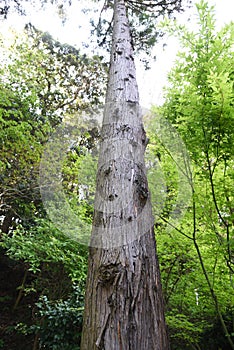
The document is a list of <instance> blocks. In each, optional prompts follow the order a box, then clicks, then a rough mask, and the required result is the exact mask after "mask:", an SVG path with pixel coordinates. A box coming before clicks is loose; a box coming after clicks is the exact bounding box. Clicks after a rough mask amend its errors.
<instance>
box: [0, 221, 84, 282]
mask: <svg viewBox="0 0 234 350" xmlns="http://www.w3.org/2000/svg"><path fill="white" fill-rule="evenodd" d="M0 246H1V247H3V248H4V249H6V252H7V255H8V256H9V257H10V258H12V259H14V260H23V261H24V262H25V263H27V264H28V265H29V267H28V270H29V271H32V272H33V273H35V274H36V273H38V272H40V271H41V269H42V266H43V265H48V264H51V263H57V264H59V263H60V264H62V265H64V268H65V270H66V273H67V275H68V276H69V277H70V279H71V281H72V282H73V283H79V284H80V285H84V282H85V278H86V265H87V264H86V263H87V249H86V248H85V247H83V246H80V245H79V244H78V243H77V242H75V241H72V240H71V239H69V238H68V237H67V236H65V235H63V234H62V233H61V232H60V231H58V230H57V229H56V228H55V227H54V226H53V225H52V224H51V223H50V222H49V221H47V220H43V219H41V220H37V221H36V225H35V226H33V227H32V228H31V229H30V230H25V228H24V227H22V226H20V225H18V226H17V228H16V229H15V230H14V232H13V234H12V236H9V235H7V234H3V235H2V241H1V242H0Z"/></svg>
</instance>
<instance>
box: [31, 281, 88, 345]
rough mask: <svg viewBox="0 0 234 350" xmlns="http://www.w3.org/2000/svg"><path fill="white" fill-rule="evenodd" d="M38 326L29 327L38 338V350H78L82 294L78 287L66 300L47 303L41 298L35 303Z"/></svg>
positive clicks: (45, 297) (44, 297)
mask: <svg viewBox="0 0 234 350" xmlns="http://www.w3.org/2000/svg"><path fill="white" fill-rule="evenodd" d="M36 306H37V308H38V312H37V314H38V316H39V317H40V319H39V324H37V325H34V326H32V327H31V329H33V330H34V331H36V333H37V334H38V336H39V344H40V349H48V350H61V349H63V350H79V349H80V346H79V344H80V339H81V331H82V313H83V294H82V292H81V290H80V288H79V287H75V288H74V292H73V293H72V294H71V295H70V297H69V298H68V299H67V300H57V301H55V302H52V301H49V300H48V298H47V296H45V295H44V296H42V297H41V298H40V299H39V301H38V302H37V303H36Z"/></svg>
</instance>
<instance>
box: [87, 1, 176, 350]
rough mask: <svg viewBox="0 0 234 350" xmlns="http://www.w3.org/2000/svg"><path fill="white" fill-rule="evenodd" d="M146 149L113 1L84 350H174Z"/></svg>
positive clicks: (119, 9)
mask: <svg viewBox="0 0 234 350" xmlns="http://www.w3.org/2000/svg"><path fill="white" fill-rule="evenodd" d="M146 145H147V138H146V134H145V131H144V128H143V125H142V114H141V110H140V106H139V96H138V87H137V82H136V71H135V65H134V60H133V50H132V44H131V37H130V31H129V24H128V20H127V16H126V8H125V2H124V0H115V4H114V27H113V42H112V52H111V62H110V71H109V83H108V89H107V95H106V105H105V111H104V118H103V126H102V142H101V146H100V155H99V165H98V174H97V187H96V198H95V212H94V219H93V230H92V237H91V243H90V246H91V247H90V255H89V266H88V277H87V289H86V302H85V313H84V323H83V334H82V342H81V350H96V349H103V350H104V349H105V350H168V349H169V344H168V338H167V332H166V326H165V320H164V310H163V309H164V307H163V297H162V289H161V283H160V274H159V266H158V260H157V257H156V244H155V236H154V230H153V218H152V211H151V204H150V196H149V192H148V184H147V179H146V171H145V165H144V152H145V148H146Z"/></svg>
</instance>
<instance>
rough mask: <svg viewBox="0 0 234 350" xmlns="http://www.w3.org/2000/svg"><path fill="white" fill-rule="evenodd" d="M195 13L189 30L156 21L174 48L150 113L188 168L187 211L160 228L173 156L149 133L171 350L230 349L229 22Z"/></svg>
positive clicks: (173, 190)
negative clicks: (160, 185) (175, 139)
mask: <svg viewBox="0 0 234 350" xmlns="http://www.w3.org/2000/svg"><path fill="white" fill-rule="evenodd" d="M197 11H198V31H197V32H195V31H190V30H188V29H187V28H186V26H181V25H179V24H178V23H177V22H174V23H173V24H171V23H170V22H169V21H167V20H166V21H165V23H164V30H165V29H167V30H168V32H169V33H171V34H173V35H174V34H176V35H177V36H178V37H179V39H180V41H181V45H182V49H181V52H179V54H178V59H177V61H176V64H175V66H174V67H173V69H172V71H171V72H170V73H169V78H168V79H169V83H170V85H169V87H168V88H167V89H166V90H165V103H164V105H163V106H162V108H158V109H157V110H154V113H157V114H156V115H157V118H158V114H160V117H162V118H164V119H165V120H167V121H169V122H170V123H171V124H172V125H173V126H174V127H175V128H176V130H177V131H178V132H179V135H180V136H181V138H182V139H183V142H184V144H185V145H186V148H187V151H188V153H189V155H190V161H191V163H192V168H193V169H192V168H191V175H190V176H189V173H188V174H187V176H188V177H187V182H188V183H189V184H190V189H191V191H192V198H191V201H190V202H189V204H188V206H187V212H186V213H185V215H184V217H183V220H180V222H178V223H177V225H171V226H172V227H171V230H169V231H168V224H169V226H170V224H172V223H173V222H172V221H171V219H170V208H171V206H170V205H172V206H173V203H176V201H177V199H176V196H177V195H178V188H179V187H178V178H177V177H176V173H175V171H174V169H175V164H176V159H174V160H173V159H171V160H170V161H168V152H166V151H165V149H163V147H160V144H159V143H158V141H157V137H155V136H153V135H152V136H153V137H152V136H151V135H150V137H151V138H152V141H153V142H152V145H151V148H152V151H153V152H156V154H160V165H161V166H162V167H163V169H165V172H163V174H165V175H164V181H165V183H166V188H170V191H169V192H168V193H167V194H166V198H165V206H164V211H163V212H162V213H161V215H160V217H159V218H158V220H157V225H156V226H157V232H158V235H157V242H158V254H159V258H160V262H161V271H162V279H163V288H164V293H165V299H166V303H167V319H168V324H169V329H170V336H171V342H172V348H173V349H181V348H185V349H191V348H199V349H207V348H209V349H217V346H219V347H220V348H225V349H233V346H234V345H233V340H232V339H233V319H234V314H233V309H232V305H233V302H234V299H233V287H234V285H233V273H234V265H233V258H234V251H233V238H234V237H233V223H234V221H233V201H234V193H233V185H232V183H233V178H234V172H233V169H234V168H233V156H234V142H233V141H234V139H233V127H234V113H233V99H234V89H233V66H234V54H233V42H234V24H233V23H230V24H227V25H226V26H225V27H224V28H222V29H221V30H220V31H216V28H215V19H214V9H213V8H212V7H211V8H210V7H209V6H208V3H207V2H205V1H201V2H200V3H199V4H197ZM173 161H174V165H173ZM165 163H166V164H167V166H165ZM166 169H167V170H166ZM168 209H169V210H168ZM168 212H169V215H168ZM165 232H166V233H165ZM192 325H193V327H192ZM217 325H218V326H217ZM217 329H219V330H220V332H217ZM215 330H216V331H215ZM206 337H210V338H209V339H208V340H206V339H207V338H206ZM204 342H205V343H206V344H207V347H206V346H205V345H204Z"/></svg>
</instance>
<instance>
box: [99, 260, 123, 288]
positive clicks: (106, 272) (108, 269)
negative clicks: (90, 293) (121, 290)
mask: <svg viewBox="0 0 234 350" xmlns="http://www.w3.org/2000/svg"><path fill="white" fill-rule="evenodd" d="M120 272H121V264H112V263H111V264H106V265H101V266H100V267H99V269H98V280H99V282H100V283H102V284H110V283H112V282H113V281H114V280H115V278H116V276H117V275H119V273H120Z"/></svg>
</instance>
